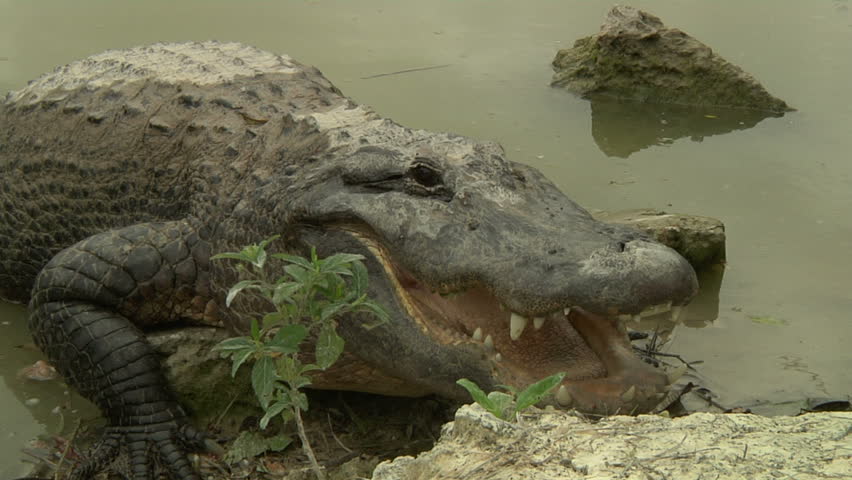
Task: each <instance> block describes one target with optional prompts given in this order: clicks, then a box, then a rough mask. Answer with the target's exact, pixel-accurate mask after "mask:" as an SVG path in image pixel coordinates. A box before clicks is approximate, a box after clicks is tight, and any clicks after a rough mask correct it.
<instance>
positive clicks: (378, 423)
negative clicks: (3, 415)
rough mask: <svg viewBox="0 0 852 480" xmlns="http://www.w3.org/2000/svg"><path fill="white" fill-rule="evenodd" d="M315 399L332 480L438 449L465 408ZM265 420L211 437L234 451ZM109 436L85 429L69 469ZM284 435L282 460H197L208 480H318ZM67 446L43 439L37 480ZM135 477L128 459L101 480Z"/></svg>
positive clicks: (311, 417)
mask: <svg viewBox="0 0 852 480" xmlns="http://www.w3.org/2000/svg"><path fill="white" fill-rule="evenodd" d="M309 399H310V410H309V411H308V412H307V413H306V414H305V416H304V419H305V429H306V432H307V435H308V438H309V440H310V442H311V443H312V446H313V449H314V452H315V454H316V457H317V461H318V462H319V464H320V465H321V466H323V467H324V468H325V470H326V473H327V475H328V478H329V480H337V479H340V480H342V479H347V480H352V479H358V478H367V479H368V478H370V477H371V475H372V471H373V468H375V466H376V465H377V464H378V463H379V462H381V461H383V460H386V459H392V458H395V457H398V456H401V455H417V454H418V453H421V452H423V451H426V450H429V449H431V448H432V447H433V446H434V444H435V442H436V441H437V439H438V436H439V432H440V429H441V425H442V424H444V423H446V422H448V421H450V420H452V417H453V413H454V411H455V408H456V407H458V405H454V404H450V403H448V402H447V401H446V400H443V399H438V398H432V397H426V398H417V399H411V398H391V397H383V396H378V395H370V394H364V393H354V392H324V391H312V392H310V393H309ZM261 413H262V412H260V411H259V410H258V411H257V412H254V414H251V413H250V414H246V413H234V414H231V413H229V414H227V415H226V416H225V417H224V418H223V419H221V420H220V421H219V422H218V424H215V425H209V426H208V429H207V431H208V432H209V434H210V435H211V437H212V438H213V439H214V440H216V441H217V442H218V443H220V444H221V445H223V446H224V447H225V448H226V449H227V448H228V446H229V445H230V443H231V442H232V441H233V440H234V439H235V438H236V437H237V435H238V434H239V432H241V431H245V430H257V428H258V427H257V422H258V419H259V415H260V414H261ZM279 423H280V422H279ZM274 427H277V428H274ZM101 428H102V422H100V421H93V422H85V423H84V424H83V425H82V426H81V427H80V429H79V431H78V432H77V435H76V439H75V441H74V442H73V443H74V447H73V448H69V449H68V452H67V453H66V454H65V458H66V459H65V461H64V465H68V464H69V462H77V461H80V460H81V459H82V458H84V455H85V453H86V452H85V450H86V447H85V445H90V444H91V443H92V442H94V441H95V440H96V439H97V436H98V434H99V432H100V429H101ZM282 431H283V433H285V434H287V435H289V436H290V437H291V438H292V439H293V442H292V443H291V444H290V445H289V446H288V447H287V448H286V449H284V450H283V451H282V452H280V453H267V454H262V455H259V456H257V457H255V458H252V459H247V460H242V461H239V462H236V463H234V464H228V463H227V462H225V460H224V459H223V458H220V457H217V456H215V455H212V454H206V453H201V454H194V455H192V460H193V461H194V462H195V464H196V468H197V469H198V470H199V471H200V473H201V475H202V478H205V479H207V480H226V479H227V480H231V479H252V480H254V479H258V480H262V479H288V480H302V479H305V480H308V479H313V478H315V477H314V474H313V472H312V471H311V469H310V464H309V462H308V459H307V457H306V456H305V454H304V453H303V451H302V448H301V444H300V442H299V439H298V435H297V432H296V428H295V424H292V423H291V424H289V425H286V426H283V428H281V426H280V425H274V426H273V425H272V424H271V425H270V427H269V428H267V430H266V431H264V433H267V432H268V433H269V434H274V433H278V432H282ZM69 437H70V435H69ZM66 445H67V438H65V437H57V436H54V437H51V438H47V439H41V440H40V441H39V442H37V444H34V445H33V447H32V448H31V449H28V453H29V455H30V456H31V457H33V458H34V459H35V460H36V461H37V463H38V465H37V467H36V468H35V471H34V472H33V478H36V477H41V478H49V477H52V472H53V466H54V465H55V464H56V463H57V462H58V460H59V459H60V458H61V456H62V453H63V452H64V451H65V450H66V448H65V447H66ZM62 470H66V468H63V469H62ZM127 472H128V468H127V465H126V458H125V457H124V456H122V457H121V458H119V459H118V460H117V461H116V462H115V463H114V464H113V465H112V467H111V468H110V471H108V472H103V473H102V474H101V475H99V476H98V477H97V478H98V480H105V479H109V480H113V479H126V478H129V477H128V476H127ZM160 473H161V475H160V478H162V479H165V478H167V477H165V476H164V474H163V472H160Z"/></svg>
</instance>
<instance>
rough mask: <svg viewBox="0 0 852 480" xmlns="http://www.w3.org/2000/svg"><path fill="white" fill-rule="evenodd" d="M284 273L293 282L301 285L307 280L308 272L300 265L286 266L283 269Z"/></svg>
mask: <svg viewBox="0 0 852 480" xmlns="http://www.w3.org/2000/svg"><path fill="white" fill-rule="evenodd" d="M284 271H285V272H287V274H288V275H290V277H292V278H293V280H295V281H297V282H299V283H302V284H304V283H307V282H306V281H305V280H306V279H307V278H308V271H307V270H306V269H305V267H302V266H300V265H287V266H286V267H284Z"/></svg>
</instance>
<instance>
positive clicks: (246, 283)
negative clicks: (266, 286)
mask: <svg viewBox="0 0 852 480" xmlns="http://www.w3.org/2000/svg"><path fill="white" fill-rule="evenodd" d="M259 284H260V282H259V281H257V280H243V281H241V282H237V283H236V284H235V285H234V286H233V287H231V289H230V290H228V296H227V297H225V306H227V307H230V306H231V302H232V301H234V297H236V296H237V294H238V293H240V292H241V291H243V290H245V289H246V288H252V289H255V290H257V289H260V285H259Z"/></svg>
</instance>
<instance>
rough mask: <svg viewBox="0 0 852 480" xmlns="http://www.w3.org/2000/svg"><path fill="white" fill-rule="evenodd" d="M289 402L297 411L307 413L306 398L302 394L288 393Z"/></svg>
mask: <svg viewBox="0 0 852 480" xmlns="http://www.w3.org/2000/svg"><path fill="white" fill-rule="evenodd" d="M290 401H291V402H293V406H294V407H296V408H298V409H299V410H301V411H303V412H306V411H308V396H307V395H305V394H304V393H302V392H299V391H293V392H290Z"/></svg>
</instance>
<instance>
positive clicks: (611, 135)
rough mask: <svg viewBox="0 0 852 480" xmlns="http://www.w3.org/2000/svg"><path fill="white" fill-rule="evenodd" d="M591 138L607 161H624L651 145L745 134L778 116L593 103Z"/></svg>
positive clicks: (634, 104) (770, 113)
mask: <svg viewBox="0 0 852 480" xmlns="http://www.w3.org/2000/svg"><path fill="white" fill-rule="evenodd" d="M591 104H592V137H593V138H594V140H595V143H597V145H598V148H600V149H601V151H602V152H603V153H605V154H606V155H607V156H610V157H621V158H627V157H629V156H630V155H631V154H633V153H635V152H638V151H639V150H642V149H644V148H647V147H650V146H652V145H668V144H671V143H674V141H675V140H677V139H679V138H682V137H689V138H690V139H692V141H695V142H700V141H702V140H704V137H709V136H711V135H722V134H725V133H728V132H733V131H735V130H745V129H748V128H751V127H753V126H755V125H757V124H758V123H759V122H760V121H761V120H763V119H764V118H767V117H778V116H781V115H782V114H777V113H772V112H761V111H756V110H741V109H740V110H738V109H730V108H718V107H687V106H681V105H671V104H657V103H638V102H627V101H620V100H615V99H594V100H592V101H591Z"/></svg>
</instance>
